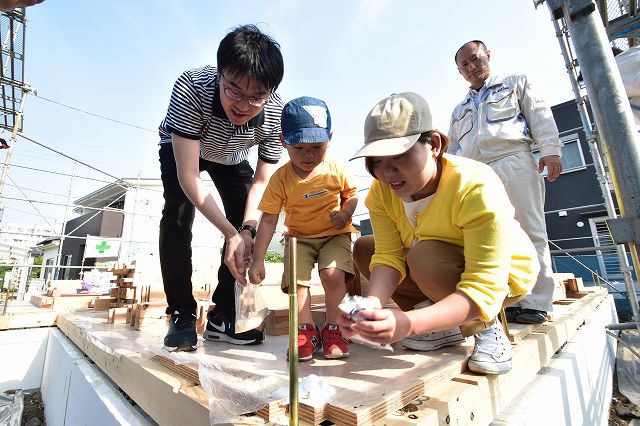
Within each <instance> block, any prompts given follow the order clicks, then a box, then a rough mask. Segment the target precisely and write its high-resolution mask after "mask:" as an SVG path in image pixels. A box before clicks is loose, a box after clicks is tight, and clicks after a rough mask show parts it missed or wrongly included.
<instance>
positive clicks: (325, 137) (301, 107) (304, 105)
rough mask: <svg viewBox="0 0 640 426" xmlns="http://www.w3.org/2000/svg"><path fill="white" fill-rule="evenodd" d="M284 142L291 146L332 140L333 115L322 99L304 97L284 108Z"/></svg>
mask: <svg viewBox="0 0 640 426" xmlns="http://www.w3.org/2000/svg"><path fill="white" fill-rule="evenodd" d="M281 127H282V134H283V135H284V141H285V142H286V143H287V144H289V145H297V144H299V143H319V142H328V141H329V140H330V139H331V115H330V114H329V108H327V104H325V103H324V101H321V100H320V99H316V98H312V97H309V96H302V97H300V98H296V99H293V100H291V101H289V102H287V104H286V105H285V106H284V109H283V110H282V120H281Z"/></svg>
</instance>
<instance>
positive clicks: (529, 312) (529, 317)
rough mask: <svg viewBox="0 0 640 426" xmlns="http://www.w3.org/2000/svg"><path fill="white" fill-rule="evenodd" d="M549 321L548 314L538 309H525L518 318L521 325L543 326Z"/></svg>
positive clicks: (517, 320)
mask: <svg viewBox="0 0 640 426" xmlns="http://www.w3.org/2000/svg"><path fill="white" fill-rule="evenodd" d="M546 321H547V312H546V311H539V310H537V309H523V310H522V312H521V313H520V314H519V315H518V316H517V317H516V322H519V323H520V324H542V323H544V322H546Z"/></svg>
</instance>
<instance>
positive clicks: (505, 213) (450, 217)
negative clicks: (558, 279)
mask: <svg viewBox="0 0 640 426" xmlns="http://www.w3.org/2000/svg"><path fill="white" fill-rule="evenodd" d="M442 164H443V167H442V175H441V177H440V183H439V184H438V189H437V192H436V194H435V197H434V199H433V201H432V202H431V204H430V205H429V206H428V207H427V208H426V209H425V210H423V211H422V212H421V213H420V214H419V215H418V217H417V225H416V228H415V229H414V228H413V226H412V225H411V223H410V222H409V219H408V218H407V216H406V213H405V210H404V204H403V202H402V199H400V198H399V197H397V196H396V195H394V194H393V193H392V191H391V190H390V189H389V187H388V186H387V185H385V184H382V183H380V181H378V180H375V181H374V182H373V184H372V185H371V189H370V190H369V194H368V195H367V199H366V201H365V204H366V205H367V208H368V209H369V213H370V216H371V225H372V227H373V234H374V238H375V243H376V251H375V254H374V255H373V257H372V259H371V264H370V269H371V270H373V268H374V267H376V266H377V265H386V266H390V267H392V268H394V269H397V270H398V271H399V272H400V275H401V278H400V279H401V280H402V279H404V277H405V275H406V261H405V253H406V250H407V249H409V248H410V247H411V246H412V245H413V241H414V237H417V239H418V241H423V240H438V241H444V242H446V243H450V244H455V245H457V246H460V247H464V257H465V269H464V272H463V273H462V275H461V277H460V282H459V283H458V285H457V289H458V290H459V291H461V292H463V293H465V294H466V295H467V296H469V297H470V298H471V300H473V301H474V302H475V303H476V304H477V305H478V307H479V308H480V311H481V316H480V320H482V321H491V320H492V319H493V318H494V317H495V316H496V315H497V314H498V312H499V311H500V308H501V306H502V302H503V300H504V298H505V297H506V296H518V295H522V294H527V293H529V292H530V291H531V289H532V288H533V286H534V284H535V282H536V279H537V276H538V272H539V269H540V266H539V263H538V258H537V256H536V251H535V248H534V246H533V244H532V243H531V240H530V239H529V237H528V236H527V234H525V232H524V231H523V230H522V228H521V227H520V224H519V223H518V222H517V221H516V220H515V219H514V217H513V213H514V209H513V206H512V205H511V202H510V201H509V198H508V196H507V194H506V192H505V190H504V186H503V185H502V182H501V181H500V178H499V177H498V176H497V175H496V174H495V173H494V172H493V170H492V169H491V168H490V167H489V166H487V165H485V164H482V163H479V162H477V161H474V160H469V159H467V158H462V157H456V156H449V155H447V154H444V155H443V157H442Z"/></svg>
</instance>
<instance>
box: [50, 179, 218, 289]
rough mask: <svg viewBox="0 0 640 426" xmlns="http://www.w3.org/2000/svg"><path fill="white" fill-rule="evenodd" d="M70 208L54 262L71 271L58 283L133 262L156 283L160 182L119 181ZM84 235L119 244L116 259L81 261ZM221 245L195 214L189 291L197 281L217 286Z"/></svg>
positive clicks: (207, 183)
mask: <svg viewBox="0 0 640 426" xmlns="http://www.w3.org/2000/svg"><path fill="white" fill-rule="evenodd" d="M204 183H205V186H206V187H207V188H208V189H209V191H210V192H211V193H212V194H213V195H214V198H215V200H216V202H217V203H218V204H219V205H222V203H221V201H220V197H219V195H218V192H217V191H216V189H215V187H214V186H213V183H212V182H211V181H209V180H206V181H205V182H204ZM74 205H75V209H74V212H75V213H77V214H78V216H77V217H76V218H74V219H71V220H69V221H67V222H66V223H65V225H64V235H63V236H62V237H61V238H60V244H61V245H62V248H61V249H60V260H59V262H58V264H59V265H63V266H70V267H72V268H66V269H65V268H61V269H60V271H59V272H58V273H57V277H58V278H60V279H77V278H79V277H80V271H81V268H79V267H84V268H85V269H90V268H91V267H92V266H94V265H96V262H97V261H98V262H105V261H115V260H118V261H120V262H130V261H133V260H136V262H137V263H138V264H140V263H144V264H145V265H148V266H149V267H150V269H152V270H154V271H155V274H156V280H160V277H159V275H160V263H159V259H158V238H159V225H160V218H161V214H162V207H163V205H164V199H163V197H162V181H161V180H160V179H122V180H119V181H117V182H114V183H111V184H109V185H106V186H104V187H102V188H100V189H98V190H96V191H94V192H92V193H90V194H87V195H85V196H84V197H81V198H79V199H77V200H76V201H75V202H74ZM88 235H90V236H100V237H105V238H118V239H120V245H119V250H118V253H117V255H116V256H114V257H111V258H99V259H96V258H89V257H86V256H85V249H86V239H87V236H88ZM43 243H44V242H43ZM223 243H224V238H223V236H222V234H221V233H220V232H219V231H218V230H217V229H216V228H214V227H213V226H211V224H210V223H209V222H208V221H207V220H206V219H205V218H204V216H202V214H200V212H198V211H196V216H195V220H194V224H193V241H192V249H193V257H192V258H193V265H194V280H193V281H194V285H195V284H196V283H197V282H198V281H207V282H210V281H212V280H214V281H215V280H217V278H216V277H217V269H218V267H219V265H220V253H221V250H222V246H223ZM47 244H49V245H48V246H46V247H51V245H52V244H55V242H54V241H50V242H47ZM42 249H43V250H44V249H45V247H42ZM47 253H48V252H47ZM46 256H49V255H46ZM49 259H51V257H48V258H47V259H46V260H45V262H46V264H55V259H54V261H53V262H50V261H49ZM43 271H44V272H43V274H45V273H47V271H49V269H48V268H43ZM49 273H50V272H49Z"/></svg>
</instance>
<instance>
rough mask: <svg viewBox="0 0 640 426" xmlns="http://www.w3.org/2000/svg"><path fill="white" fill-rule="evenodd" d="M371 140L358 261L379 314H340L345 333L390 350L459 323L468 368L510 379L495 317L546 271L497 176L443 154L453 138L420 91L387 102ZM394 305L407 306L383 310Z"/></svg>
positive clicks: (506, 346)
mask: <svg viewBox="0 0 640 426" xmlns="http://www.w3.org/2000/svg"><path fill="white" fill-rule="evenodd" d="M364 134H365V142H364V143H365V145H364V146H363V147H362V148H361V149H360V150H359V151H358V152H357V153H356V155H355V156H354V158H358V157H365V159H366V160H365V165H366V167H367V170H368V171H369V173H371V175H372V176H373V177H374V178H375V180H374V181H373V183H372V184H371V188H370V189H369V194H368V195H367V200H366V205H367V208H368V209H369V214H370V217H371V225H372V226H373V236H369V235H367V236H364V237H361V238H359V239H358V241H356V244H355V246H354V249H353V258H354V262H355V264H356V266H357V267H358V269H359V270H360V271H361V272H362V273H363V274H364V275H365V276H366V277H367V278H368V279H369V292H368V297H369V298H371V299H372V304H373V305H374V306H375V305H377V307H378V308H377V309H370V310H366V311H361V312H359V313H358V315H359V317H360V318H359V319H362V321H357V322H354V321H352V318H350V317H348V316H346V315H341V316H340V317H339V318H338V324H339V325H340V328H341V330H342V331H343V332H344V333H345V335H346V337H351V336H352V335H354V334H358V335H360V336H361V337H363V338H365V339H367V340H369V341H372V342H375V343H392V342H397V341H400V340H402V339H404V338H405V337H407V336H415V335H419V334H425V333H432V332H437V331H443V330H449V329H451V328H453V327H458V326H459V327H460V330H461V331H462V335H463V336H471V335H473V336H474V339H475V349H474V352H473V354H472V355H471V357H470V359H469V363H468V366H469V369H470V370H471V371H474V372H476V373H483V374H503V373H506V372H508V371H509V370H510V369H511V357H512V351H511V343H510V342H509V339H508V338H507V336H506V335H505V333H504V331H503V329H502V327H501V326H500V324H499V323H498V322H497V321H496V319H495V318H496V316H497V314H498V312H499V311H500V309H501V308H502V307H504V306H509V305H511V304H513V303H516V302H518V301H519V300H522V299H523V298H524V297H525V296H526V295H527V294H528V293H529V292H530V291H531V289H532V288H533V286H534V284H535V282H536V278H537V276H538V271H539V270H540V264H539V262H538V260H537V256H536V251H535V248H534V246H533V244H532V243H531V240H530V239H529V238H528V237H527V234H525V233H524V231H523V230H522V228H521V227H520V224H519V223H518V222H517V221H516V220H515V219H514V209H513V206H512V205H511V203H510V202H509V198H508V196H507V193H506V191H505V189H504V186H503V185H502V182H501V181H500V179H499V178H498V175H496V173H495V172H494V171H493V170H492V169H491V168H490V167H489V166H487V165H485V164H482V163H479V162H476V161H473V160H469V159H465V158H461V157H455V156H449V155H447V154H445V153H444V152H445V151H446V149H447V144H448V139H447V137H446V136H445V135H444V134H443V133H441V132H439V131H438V130H437V129H435V127H434V126H433V122H432V117H431V110H430V108H429V104H428V103H427V101H426V100H425V99H424V98H423V97H422V96H420V95H418V94H416V93H398V94H394V95H391V96H390V97H388V98H385V99H383V100H381V101H380V102H379V103H378V104H376V105H375V106H374V107H373V109H372V110H371V112H369V114H368V116H367V118H366V120H365V125H364ZM389 299H393V301H394V302H395V303H396V304H397V305H398V307H399V308H400V309H382V306H384V305H385V304H386V303H387V302H388V301H389ZM427 299H429V300H430V301H432V302H433V303H430V302H429V303H425V301H426V300H427ZM414 307H416V309H414ZM414 349H418V350H419V348H418V347H414Z"/></svg>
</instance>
